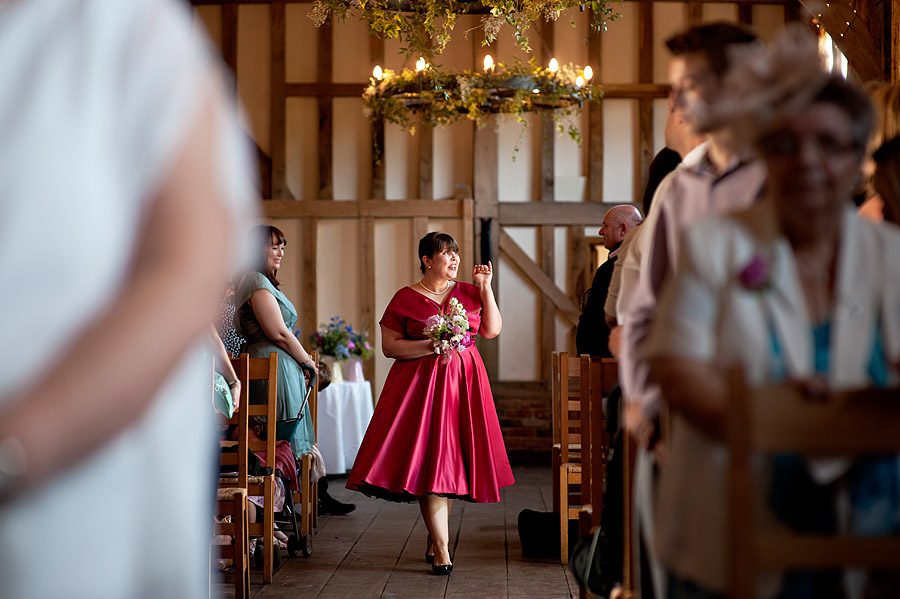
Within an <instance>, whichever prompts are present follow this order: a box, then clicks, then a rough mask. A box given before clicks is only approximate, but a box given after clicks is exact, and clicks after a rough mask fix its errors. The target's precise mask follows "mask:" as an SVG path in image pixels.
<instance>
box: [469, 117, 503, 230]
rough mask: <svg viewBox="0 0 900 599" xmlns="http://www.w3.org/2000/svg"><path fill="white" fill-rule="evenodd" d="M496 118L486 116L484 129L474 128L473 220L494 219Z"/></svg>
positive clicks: (495, 196) (495, 202)
mask: <svg viewBox="0 0 900 599" xmlns="http://www.w3.org/2000/svg"><path fill="white" fill-rule="evenodd" d="M496 119H497V117H496V116H493V115H491V116H488V117H487V124H486V126H485V127H476V128H475V148H474V151H473V152H472V158H473V169H472V172H473V174H474V179H475V191H474V195H475V198H474V199H475V218H496V217H497V216H498V211H497V205H498V201H497V191H498V188H497V170H498V169H497V127H496V124H497V121H496Z"/></svg>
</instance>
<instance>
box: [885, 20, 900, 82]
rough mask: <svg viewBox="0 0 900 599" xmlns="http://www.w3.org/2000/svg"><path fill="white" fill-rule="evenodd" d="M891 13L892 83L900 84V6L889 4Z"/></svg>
mask: <svg viewBox="0 0 900 599" xmlns="http://www.w3.org/2000/svg"><path fill="white" fill-rule="evenodd" d="M887 6H888V9H889V10H890V11H891V15H890V16H891V35H890V39H891V78H890V81H891V83H900V6H894V5H891V4H887Z"/></svg>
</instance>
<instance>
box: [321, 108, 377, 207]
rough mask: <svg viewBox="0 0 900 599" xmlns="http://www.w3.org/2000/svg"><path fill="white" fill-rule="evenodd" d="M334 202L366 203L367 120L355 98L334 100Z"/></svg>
mask: <svg viewBox="0 0 900 599" xmlns="http://www.w3.org/2000/svg"><path fill="white" fill-rule="evenodd" d="M333 140H334V145H333V146H332V150H331V151H332V164H333V167H332V168H333V170H334V182H333V184H334V199H336V200H363V199H368V196H369V195H370V194H369V183H370V181H371V180H372V168H371V166H370V165H371V163H372V162H371V151H370V149H369V148H370V147H371V146H370V144H371V134H370V127H369V119H367V118H366V117H365V116H364V115H363V111H362V100H361V99H359V98H335V99H334V134H333Z"/></svg>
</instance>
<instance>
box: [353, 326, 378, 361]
mask: <svg viewBox="0 0 900 599" xmlns="http://www.w3.org/2000/svg"><path fill="white" fill-rule="evenodd" d="M349 347H350V354H351V355H354V356H359V358H360V359H362V360H368V359H369V358H371V357H372V354H373V353H375V350H373V349H372V344H371V343H369V329H363V330H362V331H359V332H357V333H352V334H351V335H350V345H349Z"/></svg>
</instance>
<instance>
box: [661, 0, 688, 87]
mask: <svg viewBox="0 0 900 599" xmlns="http://www.w3.org/2000/svg"><path fill="white" fill-rule="evenodd" d="M686 28H687V5H686V4H684V3H682V2H656V3H654V4H653V81H654V83H668V82H669V77H668V66H669V58H670V57H671V54H670V53H669V49H668V48H666V40H667V39H669V38H670V37H672V36H673V35H675V34H677V33H680V32H681V31H683V30H684V29H686Z"/></svg>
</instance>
